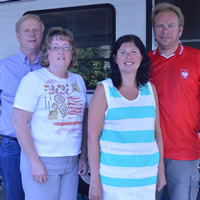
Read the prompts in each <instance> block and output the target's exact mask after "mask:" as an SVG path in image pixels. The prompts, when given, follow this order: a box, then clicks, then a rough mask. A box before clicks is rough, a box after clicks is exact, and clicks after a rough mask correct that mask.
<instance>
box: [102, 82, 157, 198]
mask: <svg viewBox="0 0 200 200" xmlns="http://www.w3.org/2000/svg"><path fill="white" fill-rule="evenodd" d="M101 83H102V84H103V86H104V89H105V94H106V99H107V104H108V109H107V111H106V113H105V122H104V127H103V130H102V134H101V137H100V154H101V155H100V178H101V183H102V184H103V185H107V186H109V189H110V187H120V188H125V187H127V188H128V187H129V188H131V187H137V188H139V187H146V186H150V187H151V188H153V190H155V187H152V185H155V184H156V180H157V168H158V162H159V152H158V147H157V143H156V141H155V136H154V125H155V115H156V113H155V100H154V96H153V92H152V88H151V84H150V83H147V84H146V85H145V86H142V87H141V88H140V91H139V94H138V96H137V98H136V99H134V100H127V99H126V98H124V97H123V96H122V95H121V94H120V93H119V92H118V91H117V89H116V88H115V87H114V86H113V83H112V80H111V79H107V80H105V81H102V82H101ZM121 191H122V192H123V190H121ZM125 191H126V193H127V190H125ZM132 191H135V190H132ZM148 191H152V189H151V190H148ZM141 192H143V193H144V191H143V190H141ZM154 192H155V191H153V193H154ZM109 193H110V192H109ZM137 193H138V192H137ZM121 195H122V197H123V199H125V196H124V194H121ZM139 196H140V195H139ZM139 196H137V200H138V199H140V197H139ZM109 198H111V197H109ZM115 198H117V197H115ZM142 198H144V196H143V197H142ZM104 199H106V198H104ZM127 199H128V197H127ZM130 199H132V198H131V197H130Z"/></svg>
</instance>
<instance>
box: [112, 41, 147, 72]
mask: <svg viewBox="0 0 200 200" xmlns="http://www.w3.org/2000/svg"><path fill="white" fill-rule="evenodd" d="M142 59H143V58H142V55H141V53H140V50H139V49H138V48H137V46H136V45H135V44H134V43H133V42H125V43H122V45H121V46H120V48H119V49H118V51H117V55H116V56H115V62H116V63H117V64H118V67H119V70H120V72H121V73H136V72H137V70H138V68H139V67H140V64H141V62H142Z"/></svg>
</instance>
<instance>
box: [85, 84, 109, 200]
mask: <svg viewBox="0 0 200 200" xmlns="http://www.w3.org/2000/svg"><path fill="white" fill-rule="evenodd" d="M106 109H107V102H106V97H105V92H104V87H103V85H102V84H100V85H98V87H97V88H96V90H95V93H94V95H93V98H92V100H91V102H90V107H89V115H88V158H89V165H90V172H91V179H90V188H89V199H90V200H101V199H102V188H101V183H100V177H99V163H100V147H99V138H100V135H101V131H102V128H103V125H104V118H105V111H106Z"/></svg>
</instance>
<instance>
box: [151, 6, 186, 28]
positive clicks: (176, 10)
mask: <svg viewBox="0 0 200 200" xmlns="http://www.w3.org/2000/svg"><path fill="white" fill-rule="evenodd" d="M166 11H167V12H174V13H175V14H176V15H177V17H178V20H179V26H184V16H183V13H182V12H181V9H180V8H179V7H177V6H175V5H172V4H170V3H159V4H157V5H156V6H155V8H154V9H153V12H152V23H153V28H154V27H155V17H156V15H157V14H158V13H159V12H166Z"/></svg>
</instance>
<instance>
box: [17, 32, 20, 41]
mask: <svg viewBox="0 0 200 200" xmlns="http://www.w3.org/2000/svg"><path fill="white" fill-rule="evenodd" d="M16 38H17V40H18V41H20V36H19V33H16Z"/></svg>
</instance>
